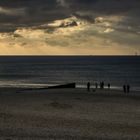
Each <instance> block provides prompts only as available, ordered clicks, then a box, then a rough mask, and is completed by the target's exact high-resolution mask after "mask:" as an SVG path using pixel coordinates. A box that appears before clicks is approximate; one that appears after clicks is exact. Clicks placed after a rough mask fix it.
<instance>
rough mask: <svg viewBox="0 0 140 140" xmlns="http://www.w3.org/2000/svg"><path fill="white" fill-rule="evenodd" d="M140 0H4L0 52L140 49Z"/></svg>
mask: <svg viewBox="0 0 140 140" xmlns="http://www.w3.org/2000/svg"><path fill="white" fill-rule="evenodd" d="M139 15H140V0H1V1H0V55H134V54H140V17H139Z"/></svg>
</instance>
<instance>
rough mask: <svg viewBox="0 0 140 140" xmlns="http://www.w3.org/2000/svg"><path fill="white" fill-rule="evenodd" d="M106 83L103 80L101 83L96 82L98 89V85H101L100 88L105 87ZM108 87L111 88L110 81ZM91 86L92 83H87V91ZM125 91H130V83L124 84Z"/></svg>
mask: <svg viewBox="0 0 140 140" xmlns="http://www.w3.org/2000/svg"><path fill="white" fill-rule="evenodd" d="M104 85H105V84H104V82H103V81H102V82H100V83H99V84H98V83H97V82H96V83H95V88H96V89H98V86H99V88H100V89H104ZM107 87H108V89H110V87H111V85H110V83H108V85H107ZM90 88H91V83H90V82H88V83H87V91H90ZM123 91H124V93H127V94H128V93H129V92H130V85H129V84H127V85H123Z"/></svg>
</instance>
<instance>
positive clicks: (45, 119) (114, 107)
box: [0, 88, 140, 140]
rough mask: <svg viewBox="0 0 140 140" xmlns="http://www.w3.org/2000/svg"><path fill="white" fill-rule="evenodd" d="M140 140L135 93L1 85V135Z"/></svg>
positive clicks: (3, 138) (23, 139)
mask: <svg viewBox="0 0 140 140" xmlns="http://www.w3.org/2000/svg"><path fill="white" fill-rule="evenodd" d="M19 139H20V140H28V139H29V140H46V139H50V140H56V139H58V140H65V139H66V140H71V139H73V140H75V139H76V140H93V139H94V140H111V139H113V140H139V139H140V93H139V92H131V95H129V96H126V95H124V93H123V92H122V91H117V90H97V91H90V92H87V91H86V89H44V90H23V89H11V88H1V89H0V140H19Z"/></svg>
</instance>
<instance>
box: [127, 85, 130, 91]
mask: <svg viewBox="0 0 140 140" xmlns="http://www.w3.org/2000/svg"><path fill="white" fill-rule="evenodd" d="M129 92H130V85H127V93H129Z"/></svg>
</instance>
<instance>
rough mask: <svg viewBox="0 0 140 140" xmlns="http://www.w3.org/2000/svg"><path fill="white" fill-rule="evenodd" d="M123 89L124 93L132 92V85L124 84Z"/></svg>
mask: <svg viewBox="0 0 140 140" xmlns="http://www.w3.org/2000/svg"><path fill="white" fill-rule="evenodd" d="M123 91H124V93H129V92H130V85H123Z"/></svg>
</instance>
